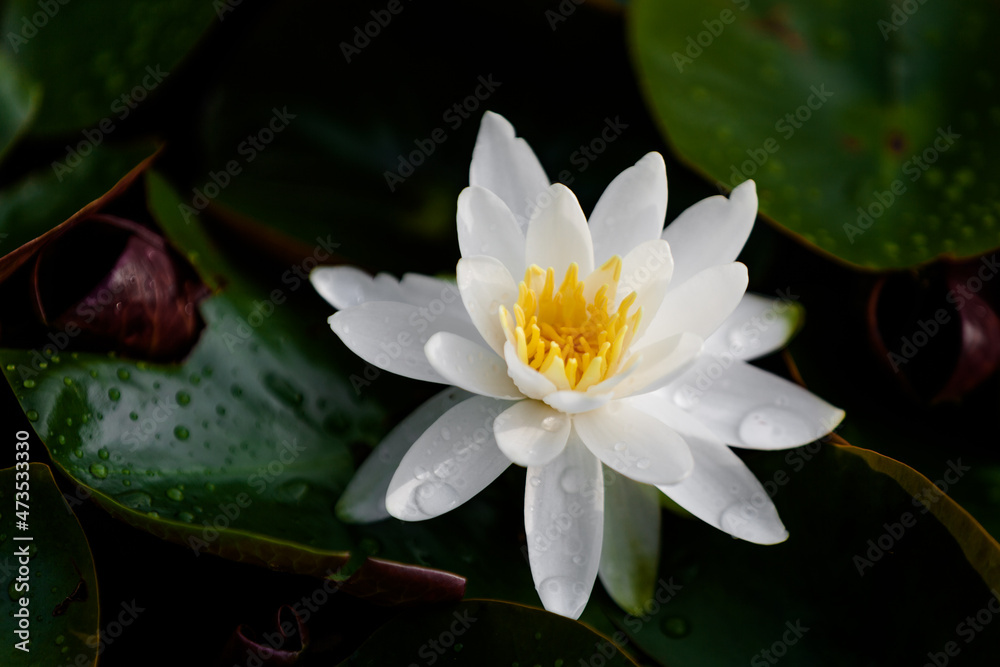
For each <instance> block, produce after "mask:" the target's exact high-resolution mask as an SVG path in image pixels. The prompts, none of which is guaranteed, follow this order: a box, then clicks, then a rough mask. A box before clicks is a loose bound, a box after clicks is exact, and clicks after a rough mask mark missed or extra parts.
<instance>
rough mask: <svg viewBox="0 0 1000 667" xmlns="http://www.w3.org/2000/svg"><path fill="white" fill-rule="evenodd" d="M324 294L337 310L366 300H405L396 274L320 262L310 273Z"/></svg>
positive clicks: (320, 291) (318, 289)
mask: <svg viewBox="0 0 1000 667" xmlns="http://www.w3.org/2000/svg"><path fill="white" fill-rule="evenodd" d="M309 281H310V282H311V283H312V285H313V287H315V288H316V291H317V292H319V294H320V296H322V297H323V298H324V299H326V300H327V302H328V303H329V304H330V305H331V306H333V307H334V308H336V309H337V310H344V309H346V308H350V307H352V306H357V305H360V304H362V303H365V302H366V301H405V300H406V299H405V298H404V297H403V292H402V291H401V290H400V289H399V283H397V282H396V280H395V279H394V278H392V276H389V275H387V274H385V273H380V274H379V275H378V276H375V277H372V276H371V275H369V274H367V273H365V272H364V271H362V270H361V269H359V268H357V267H354V266H320V267H317V268H315V269H313V270H312V273H310V274H309Z"/></svg>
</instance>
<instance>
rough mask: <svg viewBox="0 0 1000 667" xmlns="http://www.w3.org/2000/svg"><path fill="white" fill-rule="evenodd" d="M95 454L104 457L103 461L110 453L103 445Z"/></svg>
mask: <svg viewBox="0 0 1000 667" xmlns="http://www.w3.org/2000/svg"><path fill="white" fill-rule="evenodd" d="M97 455H98V456H99V457H101V458H102V459H104V460H105V461H107V460H108V457H109V456H110V454H109V453H108V450H106V449H105V448H103V447H101V448H100V449H98V450H97Z"/></svg>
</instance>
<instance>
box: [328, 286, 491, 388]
mask: <svg viewBox="0 0 1000 667" xmlns="http://www.w3.org/2000/svg"><path fill="white" fill-rule="evenodd" d="M425 314H426V311H425V312H424V313H421V311H420V309H419V308H417V307H416V306H413V305H410V304H406V303H389V302H386V301H369V302H368V303H363V304H361V305H360V306H355V307H353V308H348V309H347V310H340V311H337V312H336V313H334V314H333V315H331V316H330V319H329V322H330V328H331V329H333V331H334V333H336V334H337V335H338V336H340V340H342V341H344V344H345V345H347V347H348V348H350V350H351V351H352V352H354V354H356V355H358V356H359V357H361V358H362V359H364V360H365V361H367V362H368V363H370V364H372V365H373V366H377V367H378V368H381V369H383V370H386V371H389V372H390V373H395V374H396V375H402V376H404V377H408V378H413V379H415V380H426V381H428V382H442V383H446V382H447V381H446V380H445V379H444V378H443V377H442V376H441V375H440V374H439V373H438V372H437V371H436V370H434V368H433V367H432V366H431V364H430V362H429V361H428V360H427V356H426V355H425V354H424V345H425V344H426V343H427V340H428V339H429V338H430V337H431V336H433V335H434V334H435V333H437V332H439V331H450V332H452V333H454V334H457V335H459V336H462V337H463V338H469V339H471V340H476V339H477V338H478V337H479V332H477V331H476V329H475V327H473V326H472V323H471V322H468V321H463V320H457V319H454V318H451V317H446V316H444V315H442V316H440V317H433V316H432V317H433V321H428V320H427V319H424V317H425Z"/></svg>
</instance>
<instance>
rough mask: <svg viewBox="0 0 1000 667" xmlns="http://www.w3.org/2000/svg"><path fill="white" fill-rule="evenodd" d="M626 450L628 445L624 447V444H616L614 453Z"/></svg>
mask: <svg viewBox="0 0 1000 667" xmlns="http://www.w3.org/2000/svg"><path fill="white" fill-rule="evenodd" d="M626 449H628V445H626V444H625V443H624V442H616V443H615V451H616V452H624V451H625V450H626Z"/></svg>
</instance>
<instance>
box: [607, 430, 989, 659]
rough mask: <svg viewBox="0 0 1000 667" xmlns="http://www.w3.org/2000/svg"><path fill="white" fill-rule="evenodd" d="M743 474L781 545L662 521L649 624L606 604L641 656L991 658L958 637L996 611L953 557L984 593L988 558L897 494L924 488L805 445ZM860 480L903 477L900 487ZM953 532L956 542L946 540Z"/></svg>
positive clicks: (974, 528) (839, 450)
mask: <svg viewBox="0 0 1000 667" xmlns="http://www.w3.org/2000/svg"><path fill="white" fill-rule="evenodd" d="M859 455H863V456H864V457H865V458H862V456H859ZM869 461H870V462H871V463H872V465H870V464H869ZM747 463H748V465H750V467H751V469H752V470H753V471H754V473H755V474H756V475H757V477H758V478H759V479H760V480H761V482H762V483H763V484H764V488H765V490H766V491H767V492H768V494H769V495H771V496H772V497H773V499H774V502H775V504H776V505H777V507H778V510H779V512H780V514H781V517H782V519H783V520H784V522H785V525H786V526H787V528H788V530H789V533H790V537H789V539H788V540H787V541H786V542H784V543H782V544H778V545H773V546H760V545H756V544H750V543H747V542H743V541H739V540H733V539H732V538H730V537H729V536H728V535H725V534H723V533H721V532H720V531H716V530H714V529H712V528H710V527H709V526H707V525H705V524H703V523H701V522H698V521H687V520H683V519H680V518H678V517H674V516H672V515H670V514H666V515H664V535H665V536H666V539H665V543H664V547H663V553H664V559H663V561H662V563H661V565H660V579H661V585H660V586H659V587H658V590H657V595H656V597H655V598H653V599H651V600H650V602H649V605H648V609H647V610H648V611H650V612H651V613H650V614H649V616H646V617H636V616H631V615H622V613H621V612H620V611H618V610H617V609H616V608H614V607H612V606H611V605H610V603H608V613H609V615H610V616H611V617H612V618H613V619H615V622H616V623H617V624H618V625H619V627H620V628H621V629H622V630H623V631H625V632H626V633H628V635H629V638H630V639H631V640H632V641H634V642H635V644H636V646H637V647H638V648H639V649H640V650H641V651H643V652H644V653H646V654H647V655H650V656H654V657H656V658H657V659H658V660H659V661H660V663H661V664H678V665H685V666H691V667H697V666H699V665H708V666H714V665H722V664H727V665H728V664H747V663H748V662H749V663H750V664H773V662H774V659H775V658H780V660H781V664H782V665H787V666H789V667H792V666H794V665H808V666H814V665H827V664H843V663H844V662H845V661H848V662H851V664H864V665H887V664H923V662H925V661H926V660H927V654H928V653H929V652H933V653H936V652H941V651H943V650H944V647H945V645H946V644H947V643H948V642H955V643H956V645H957V646H959V647H960V651H961V653H962V658H963V660H962V662H963V664H988V661H989V660H990V659H993V658H994V657H995V656H996V654H997V651H998V650H1000V625H997V624H995V623H994V624H991V625H987V626H986V627H985V628H984V629H982V631H981V632H972V633H971V634H972V635H973V637H972V639H975V641H974V642H972V641H971V639H970V637H969V633H970V627H969V626H968V625H962V624H963V623H964V621H965V619H966V618H967V617H969V616H972V617H975V616H976V615H977V613H979V612H980V610H982V609H988V608H989V607H988V605H993V606H994V608H995V605H996V604H997V603H996V601H995V600H994V598H993V596H992V594H991V592H990V588H989V586H988V585H987V584H986V583H984V581H983V578H982V577H981V576H980V573H979V571H977V569H976V567H974V566H973V565H970V563H969V562H968V560H966V555H965V549H966V548H968V547H970V546H971V547H972V549H971V551H970V553H973V554H974V556H975V558H976V560H977V563H980V564H982V563H987V562H988V563H990V568H991V569H990V570H989V571H987V574H988V575H989V578H988V582H992V581H993V578H994V577H995V572H994V571H993V569H992V568H993V567H995V566H994V565H993V564H994V563H995V562H996V559H997V557H998V556H1000V551H998V548H997V545H996V543H995V542H992V540H990V539H989V537H988V536H986V535H985V533H984V532H983V531H982V528H981V527H980V526H978V525H977V524H975V521H973V520H972V519H971V518H970V517H968V515H966V514H964V513H962V512H961V511H960V510H956V509H954V508H956V507H957V506H954V504H953V503H952V502H951V501H950V500H948V499H947V498H946V496H943V494H941V495H940V496H938V497H939V498H940V499H941V501H940V502H939V503H937V504H938V505H939V506H941V507H942V508H945V507H947V508H952V509H949V510H948V511H949V512H955V514H954V516H951V517H946V518H945V524H942V523H941V522H939V520H938V519H937V518H936V516H937V515H938V512H931V511H929V510H926V509H925V507H924V505H922V504H921V503H920V502H919V501H917V500H915V499H914V498H913V497H912V496H911V495H910V491H911V490H914V491H921V490H926V489H927V488H929V487H928V482H927V480H926V478H923V477H922V476H920V475H919V474H918V473H916V472H914V471H908V470H906V471H904V466H901V465H899V464H898V463H896V462H893V461H889V460H887V459H883V458H882V457H880V456H879V455H878V454H875V453H874V452H872V453H870V454H869V453H863V452H861V451H860V450H857V449H856V448H852V447H836V446H830V445H822V446H821V445H819V444H818V443H817V444H815V445H810V446H808V447H804V448H799V449H794V450H790V451H788V452H766V453H763V452H760V453H758V452H753V453H751V455H750V456H749V457H748V458H747ZM873 468H877V469H878V470H886V471H890V472H892V474H893V476H896V475H899V476H900V477H901V478H905V479H906V481H905V482H904V485H905V488H901V486H900V484H899V483H898V482H897V481H896V479H894V477H891V476H890V475H889V474H882V473H881V472H877V471H876V470H875V469H873ZM942 516H944V515H943V514H942ZM956 517H957V518H958V521H957V522H955V521H953V519H954V518H956ZM956 527H957V528H958V531H959V532H960V533H961V539H960V540H959V541H956V539H955V537H953V535H952V534H951V532H950V531H953V530H956ZM990 585H992V583H991V584H990ZM720 637H725V641H720V640H719V638H720ZM765 652H766V653H765ZM857 656H864V659H863V660H862V661H860V662H859V661H857V659H856V658H857ZM769 658H770V659H769Z"/></svg>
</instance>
